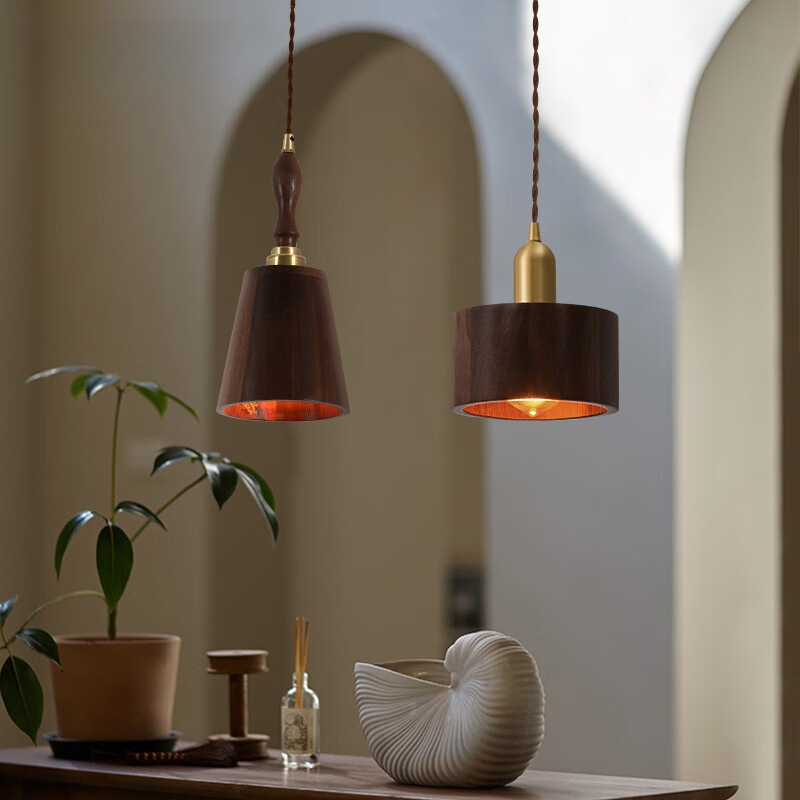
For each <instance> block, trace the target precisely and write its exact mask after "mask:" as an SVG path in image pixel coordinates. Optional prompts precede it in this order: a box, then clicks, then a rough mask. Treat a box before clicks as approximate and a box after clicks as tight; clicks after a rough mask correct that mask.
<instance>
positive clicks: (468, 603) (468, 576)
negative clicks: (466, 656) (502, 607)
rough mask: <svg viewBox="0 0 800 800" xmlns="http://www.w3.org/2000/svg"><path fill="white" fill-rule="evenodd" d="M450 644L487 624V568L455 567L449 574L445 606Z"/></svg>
mask: <svg viewBox="0 0 800 800" xmlns="http://www.w3.org/2000/svg"><path fill="white" fill-rule="evenodd" d="M445 625H446V631H445V636H446V638H447V642H446V644H447V645H450V644H452V642H454V641H455V640H456V639H457V638H458V637H459V636H463V635H464V634H465V633H471V632H472V631H477V630H481V629H482V628H483V625H484V603H483V567H482V566H481V565H480V564H453V565H451V566H450V567H449V568H448V571H447V593H446V607H445Z"/></svg>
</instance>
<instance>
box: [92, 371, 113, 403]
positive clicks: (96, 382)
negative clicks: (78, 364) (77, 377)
mask: <svg viewBox="0 0 800 800" xmlns="http://www.w3.org/2000/svg"><path fill="white" fill-rule="evenodd" d="M118 380H119V375H113V374H112V373H110V372H101V373H99V374H98V375H90V376H89V377H88V378H87V379H86V382H85V383H84V389H85V390H86V397H88V398H89V400H91V399H92V398H93V397H94V396H95V395H96V394H97V393H98V392H99V391H101V390H103V389H105V388H106V386H111V384H112V383H116V382H117V381H118Z"/></svg>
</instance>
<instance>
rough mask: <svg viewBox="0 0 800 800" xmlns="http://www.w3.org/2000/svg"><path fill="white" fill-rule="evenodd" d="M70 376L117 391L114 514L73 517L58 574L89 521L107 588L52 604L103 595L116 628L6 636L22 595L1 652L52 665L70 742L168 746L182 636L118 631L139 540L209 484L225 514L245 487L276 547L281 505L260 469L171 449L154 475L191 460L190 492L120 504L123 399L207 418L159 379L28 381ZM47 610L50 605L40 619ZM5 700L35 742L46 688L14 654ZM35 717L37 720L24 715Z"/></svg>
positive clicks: (82, 375) (59, 370)
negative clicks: (18, 650)
mask: <svg viewBox="0 0 800 800" xmlns="http://www.w3.org/2000/svg"><path fill="white" fill-rule="evenodd" d="M64 373H68V374H72V375H73V379H72V382H71V386H70V391H71V393H72V396H73V397H78V396H79V395H81V394H84V395H85V396H86V397H87V399H89V400H91V399H92V398H93V397H94V396H95V395H97V394H98V393H99V392H101V391H103V390H106V389H108V390H112V391H114V392H115V393H116V398H115V400H116V402H115V406H114V416H113V422H112V430H111V458H110V475H109V502H108V508H107V509H105V511H104V512H101V511H97V510H94V509H84V510H82V511H79V512H78V513H77V514H74V515H73V516H72V517H70V519H69V520H67V522H66V524H65V525H64V527H63V528H62V530H61V533H60V534H59V536H58V539H57V541H56V546H55V559H54V562H55V570H56V575H57V576H60V574H61V569H62V566H63V562H64V557H65V554H66V552H67V550H68V548H69V545H70V543H71V542H72V540H73V538H74V537H75V536H76V535H78V534H79V533H80V532H81V531H82V530H83V529H84V528H85V527H86V526H88V525H89V523H94V524H97V525H98V526H99V531H98V534H97V545H96V566H97V575H98V578H99V581H100V589H101V590H100V591H99V592H98V591H95V590H84V591H80V592H73V593H70V594H68V595H64V596H61V597H59V598H55V599H54V600H53V601H50V603H47V604H45V606H47V605H51V604H52V603H54V602H60V601H61V600H64V599H67V598H68V597H72V596H80V595H95V596H97V597H100V598H101V599H102V600H103V602H104V603H105V605H106V611H107V615H108V622H107V630H106V634H105V635H77V636H74V635H73V636H56V637H55V638H53V637H51V636H50V635H49V634H46V633H45V632H44V631H40V630H39V629H33V630H34V631H38V632H34V633H31V632H30V629H28V628H27V621H26V625H23V626H22V627H21V628H20V629H19V630H18V631H17V632H16V633H15V634H13V636H11V637H10V638H9V639H6V638H5V633H4V631H3V629H2V625H3V623H5V621H6V618H7V617H8V614H9V613H10V611H11V609H12V608H13V605H14V602H15V598H12V600H10V601H7V602H6V603H5V604H3V605H2V606H0V635H2V637H3V638H2V645H0V649H6V650H8V648H9V646H10V645H11V644H12V643H13V642H14V641H15V640H19V641H22V642H24V643H25V644H28V645H29V646H30V647H32V648H33V649H34V650H36V651H37V652H39V653H42V654H43V655H45V656H46V657H47V658H49V659H50V661H51V662H52V669H51V674H52V681H53V694H54V700H55V707H56V718H57V722H58V733H59V736H60V737H62V738H68V739H81V740H90V741H144V740H153V739H165V738H167V737H168V736H169V734H170V731H171V720H172V707H173V703H174V698H175V685H176V682H177V670H178V655H179V650H180V639H179V638H178V637H177V636H166V635H139V634H136V635H132V634H120V633H119V632H118V630H117V615H118V610H119V605H120V601H121V600H122V598H123V595H124V593H125V588H126V586H127V585H128V580H129V578H130V576H131V572H132V570H133V564H134V546H135V543H136V541H137V539H138V538H139V537H140V536H141V535H142V534H143V533H144V532H145V531H146V530H147V529H148V528H149V527H150V526H151V525H155V526H158V527H161V528H163V529H165V530H166V525H165V524H164V522H163V521H162V519H161V515H162V514H163V513H164V512H165V511H166V510H167V509H168V508H169V507H170V506H171V505H172V504H173V503H175V502H176V501H178V500H179V499H180V498H182V497H183V496H184V495H185V494H187V493H188V492H189V491H191V490H192V489H193V488H194V487H195V486H199V485H200V484H201V483H207V484H208V485H209V487H210V489H211V493H212V495H213V497H214V500H215V501H216V502H217V505H218V506H219V507H220V508H222V506H223V505H224V504H225V503H226V502H227V500H229V499H230V497H231V496H232V495H233V494H234V492H235V491H236V489H237V487H238V486H239V485H240V484H241V485H243V486H244V487H245V488H246V489H247V491H248V492H249V493H250V495H251V496H252V498H253V500H254V501H255V504H256V506H257V508H258V510H259V511H260V512H261V514H262V515H263V517H264V519H265V521H266V523H267V526H268V528H269V530H270V531H271V534H272V538H273V541H275V540H277V536H278V520H277V517H276V516H275V510H274V509H275V500H274V497H273V494H272V491H271V490H270V487H269V486H268V485H267V483H266V481H265V480H264V479H263V478H262V477H261V475H259V474H258V473H257V472H256V471H255V470H254V469H252V468H251V467H249V466H247V465H245V464H241V463H238V462H235V461H231V460H230V459H228V458H226V457H224V456H222V455H220V454H219V453H205V452H202V451H200V450H196V449H194V448H191V447H186V446H171V447H165V448H163V449H161V450H160V451H159V452H158V453H157V455H156V457H155V461H154V463H153V469H152V472H151V474H155V473H158V472H160V471H161V470H163V469H166V468H168V467H171V466H172V465H174V464H177V463H178V462H181V461H185V462H188V463H190V464H195V465H196V466H197V467H198V468H199V472H198V473H197V474H194V475H193V476H192V478H191V480H189V481H188V483H187V484H186V485H185V486H184V487H183V488H182V489H180V491H178V492H176V493H175V494H174V495H173V496H172V497H169V498H168V499H167V500H165V501H164V502H163V503H162V504H161V505H160V506H158V508H156V509H155V510H152V509H150V508H149V507H148V506H146V505H145V504H144V503H141V502H139V501H136V500H128V499H124V500H120V499H119V495H118V486H117V446H118V440H119V422H120V411H121V408H122V402H123V398H125V397H126V396H129V395H131V394H137V395H139V396H141V397H143V398H144V399H145V400H147V401H148V402H149V403H150V404H151V405H152V406H153V407H154V408H155V409H156V411H158V413H159V415H160V416H162V417H163V416H164V414H165V413H166V411H167V409H168V407H169V405H170V404H171V403H174V404H176V405H178V406H179V407H181V408H182V409H184V410H185V411H186V412H188V413H189V414H191V415H192V416H193V417H194V418H195V419H197V414H196V413H195V412H194V410H193V409H192V408H191V407H190V406H189V405H188V404H187V403H185V402H184V401H183V400H181V399H180V398H178V397H176V396H175V395H174V394H171V393H170V392H167V391H166V390H165V389H163V388H162V387H161V386H159V385H158V384H157V383H154V382H153V381H139V380H130V379H126V378H122V377H120V376H119V375H117V374H116V373H108V372H104V371H102V370H100V369H97V368H96V367H89V366H65V367H55V368H53V369H48V370H46V371H44V372H39V373H37V374H36V375H32V376H31V377H30V378H28V380H27V382H28V383H31V382H34V381H38V380H41V379H43V378H50V377H53V376H55V375H61V374H64ZM135 518H138V525H137V527H135V528H134V529H133V530H131V529H130V528H129V527H128V524H127V522H123V520H128V519H135ZM123 525H124V526H125V527H123ZM42 608H44V606H43V607H42ZM39 610H41V608H40V609H37V610H36V612H34V615H35V614H36V613H38V612H39ZM34 615H31V616H34ZM6 665H8V669H7V670H6ZM4 674H5V675H6V681H5V683H4V680H3V675H4ZM31 676H32V677H31ZM4 686H5V687H6V688H7V691H6V690H5V689H4ZM0 693H2V697H3V700H4V703H5V705H6V708H7V710H8V711H9V714H10V716H11V718H12V720H13V721H14V722H15V723H16V724H17V725H18V726H19V727H20V728H21V729H22V730H23V731H25V733H27V734H28V735H29V736H31V737H32V738H34V737H35V732H36V730H37V729H38V725H39V723H40V722H41V686H40V685H39V684H38V681H37V680H36V676H35V674H34V673H33V670H32V669H31V668H30V666H29V665H27V663H26V662H24V661H23V660H22V659H20V658H19V657H17V656H11V655H9V657H8V658H7V659H6V662H5V664H4V666H3V667H2V668H0ZM20 709H22V710H20ZM25 711H29V712H30V713H23V712H25ZM37 715H38V717H37ZM37 718H38V722H37ZM34 723H36V724H35V725H34Z"/></svg>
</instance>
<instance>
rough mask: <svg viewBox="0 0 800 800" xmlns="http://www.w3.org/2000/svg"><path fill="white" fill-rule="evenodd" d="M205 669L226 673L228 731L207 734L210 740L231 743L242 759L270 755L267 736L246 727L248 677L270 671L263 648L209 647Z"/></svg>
mask: <svg viewBox="0 0 800 800" xmlns="http://www.w3.org/2000/svg"><path fill="white" fill-rule="evenodd" d="M206 655H207V656H208V662H209V667H208V671H209V673H210V674H211V675H227V676H228V715H229V728H228V733H219V734H215V735H214V736H210V737H209V740H210V741H212V742H230V743H231V744H232V745H233V746H234V747H235V748H236V755H237V756H238V758H240V759H241V760H243V761H250V760H254V759H257V758H269V752H268V750H267V748H268V746H269V736H267V735H266V734H264V733H250V731H249V730H248V722H249V720H248V716H249V715H248V707H247V676H248V675H255V674H257V673H259V672H269V669H268V668H267V651H266V650H211V651H209V652H208V653H206Z"/></svg>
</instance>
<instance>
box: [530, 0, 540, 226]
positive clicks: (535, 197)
mask: <svg viewBox="0 0 800 800" xmlns="http://www.w3.org/2000/svg"><path fill="white" fill-rule="evenodd" d="M532 99H533V188H532V189H531V200H532V206H531V221H532V222H538V221H539V0H533V96H532Z"/></svg>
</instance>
